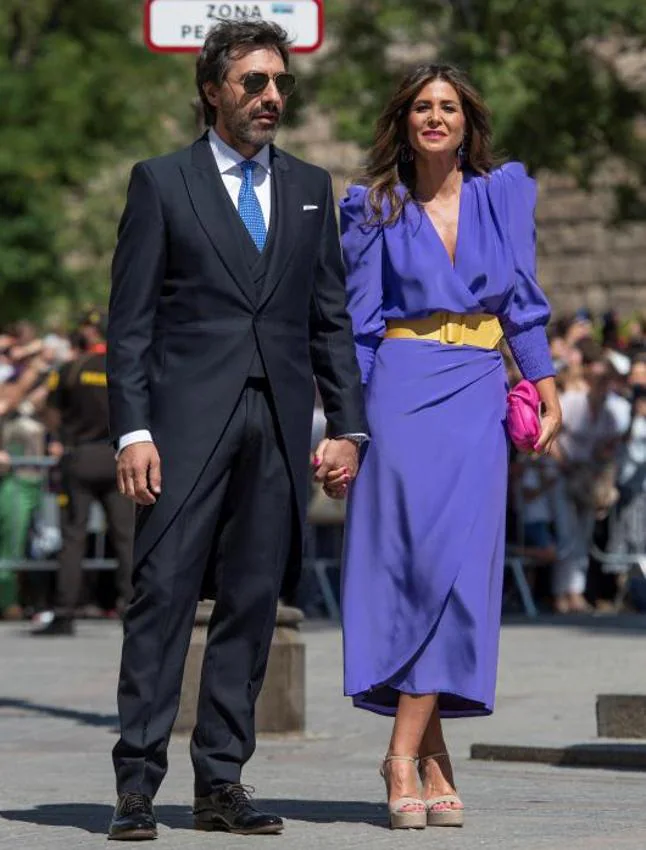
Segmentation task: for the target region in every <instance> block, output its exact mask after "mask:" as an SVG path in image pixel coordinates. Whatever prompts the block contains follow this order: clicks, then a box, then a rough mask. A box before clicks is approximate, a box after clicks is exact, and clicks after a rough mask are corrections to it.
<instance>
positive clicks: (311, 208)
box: [303, 204, 318, 212]
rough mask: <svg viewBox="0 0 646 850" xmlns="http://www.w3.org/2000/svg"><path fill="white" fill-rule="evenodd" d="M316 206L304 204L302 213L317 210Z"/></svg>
mask: <svg viewBox="0 0 646 850" xmlns="http://www.w3.org/2000/svg"><path fill="white" fill-rule="evenodd" d="M317 209H318V206H317V205H316V204H304V205H303V212H308V210H317Z"/></svg>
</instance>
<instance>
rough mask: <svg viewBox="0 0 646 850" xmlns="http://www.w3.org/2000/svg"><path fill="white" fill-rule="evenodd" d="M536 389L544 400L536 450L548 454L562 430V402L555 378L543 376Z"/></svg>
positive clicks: (538, 452) (541, 453)
mask: <svg viewBox="0 0 646 850" xmlns="http://www.w3.org/2000/svg"><path fill="white" fill-rule="evenodd" d="M536 389H537V390H538V394H539V395H540V397H541V401H542V402H543V408H544V413H543V415H542V416H541V436H540V437H539V438H538V442H537V443H536V445H535V446H534V451H535V452H536V453H537V454H540V455H546V454H549V452H550V451H551V449H552V447H553V446H554V441H555V440H556V437H557V435H558V432H559V431H560V430H561V422H562V418H561V402H560V401H559V394H558V390H557V389H556V382H555V381H554V378H552V377H549V378H541V380H540V381H537V382H536Z"/></svg>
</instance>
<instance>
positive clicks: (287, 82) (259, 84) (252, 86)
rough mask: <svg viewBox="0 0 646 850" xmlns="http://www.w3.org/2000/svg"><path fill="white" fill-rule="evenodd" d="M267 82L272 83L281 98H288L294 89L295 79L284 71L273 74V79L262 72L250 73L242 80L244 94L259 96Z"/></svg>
mask: <svg viewBox="0 0 646 850" xmlns="http://www.w3.org/2000/svg"><path fill="white" fill-rule="evenodd" d="M269 80H273V81H274V83H275V85H276V88H277V89H278V93H279V94H281V95H282V96H283V97H289V95H290V94H292V92H293V91H294V89H295V88H296V77H295V76H294V75H293V74H288V73H286V72H285V71H281V72H280V73H279V74H274V75H273V77H270V76H269V74H266V73H265V72H264V71H251V72H250V73H249V74H245V76H244V77H243V78H242V86H243V88H244V90H245V92H246V94H260V92H262V91H264V90H265V89H266V88H267V86H268V85H269Z"/></svg>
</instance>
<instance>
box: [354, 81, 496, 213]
mask: <svg viewBox="0 0 646 850" xmlns="http://www.w3.org/2000/svg"><path fill="white" fill-rule="evenodd" d="M434 80H443V81H445V82H447V83H450V85H452V86H453V88H454V89H455V90H456V92H457V93H458V96H459V98H460V103H461V105H462V109H463V111H464V116H465V119H466V127H465V137H464V142H463V145H462V148H463V154H462V161H461V167H462V168H468V169H471V170H472V171H475V172H476V173H477V174H487V173H488V172H489V171H491V169H492V168H493V166H494V165H495V163H496V160H495V158H494V155H493V152H492V146H491V122H490V117H489V110H488V109H487V107H486V105H485V103H484V101H483V99H482V97H481V96H480V95H479V94H478V92H477V91H476V90H475V89H474V87H473V86H472V85H471V83H470V82H469V80H468V79H467V78H466V76H465V74H464V73H463V72H462V71H460V70H459V69H458V68H455V67H453V66H452V65H418V66H417V67H415V68H413V69H412V70H411V71H409V72H408V73H407V74H406V76H405V77H404V78H403V80H402V81H401V83H400V84H399V86H398V87H397V89H396V91H395V93H394V94H393V96H392V97H391V99H390V101H389V102H388V103H387V104H386V108H385V109H384V111H383V112H382V113H381V115H380V116H379V119H378V121H377V125H376V132H375V141H374V144H373V145H372V147H371V148H370V150H369V152H368V157H367V160H366V165H365V168H364V169H363V172H362V173H361V175H360V177H359V183H361V184H362V185H364V186H367V187H369V189H370V192H369V195H368V198H369V202H370V206H371V208H372V210H373V212H374V218H373V223H375V224H376V223H377V222H380V223H383V224H386V225H387V224H392V223H394V222H395V221H397V219H398V218H399V216H400V215H401V214H402V211H403V209H404V205H405V203H406V201H407V200H410V198H411V197H412V193H413V192H414V190H415V162H414V161H407V160H406V159H405V157H403V156H402V154H403V153H404V152H405V151H407V150H408V149H409V146H408V131H407V121H408V114H409V112H410V109H411V106H412V105H413V103H414V101H415V99H416V97H417V95H418V94H419V93H420V91H421V90H422V89H423V88H424V86H426V85H427V84H428V83H431V82H433V81H434ZM456 155H457V152H456ZM399 184H403V185H404V186H405V187H406V189H407V192H406V193H405V195H404V197H402V195H401V193H398V192H397V191H396V187H397V186H398V185H399ZM384 201H387V207H388V215H387V216H385V217H384V215H383V209H384Z"/></svg>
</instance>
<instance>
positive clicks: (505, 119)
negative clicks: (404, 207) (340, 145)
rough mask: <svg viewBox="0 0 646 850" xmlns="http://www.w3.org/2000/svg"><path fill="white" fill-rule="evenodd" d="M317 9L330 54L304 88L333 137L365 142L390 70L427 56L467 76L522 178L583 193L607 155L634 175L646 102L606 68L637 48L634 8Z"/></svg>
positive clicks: (461, 1) (644, 28)
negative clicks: (540, 178) (560, 179)
mask: <svg viewBox="0 0 646 850" xmlns="http://www.w3.org/2000/svg"><path fill="white" fill-rule="evenodd" d="M326 11H327V16H328V33H329V35H330V36H331V43H332V45H333V46H332V48H331V49H330V51H329V52H328V53H327V55H326V56H325V57H324V58H323V59H322V62H321V65H320V66H319V67H317V69H316V73H315V74H314V75H312V80H311V84H312V85H314V86H315V87H316V97H317V98H318V100H319V102H320V104H321V105H322V107H323V108H325V109H327V110H329V111H330V113H332V114H334V116H335V120H336V122H337V127H338V131H339V133H340V135H341V136H342V137H344V138H346V139H354V140H356V141H358V142H359V143H361V144H363V145H365V144H368V143H369V142H370V139H371V137H372V131H373V126H374V121H375V118H376V116H377V114H378V112H379V110H380V108H381V106H382V105H383V104H384V102H385V100H386V98H387V97H388V96H389V92H390V91H391V89H392V86H393V84H394V81H395V80H396V79H397V77H398V76H399V74H400V73H401V67H402V64H405V63H406V62H410V61H424V59H423V57H427V61H436V60H438V59H440V60H443V61H450V62H455V63H457V64H459V65H461V66H462V67H463V68H465V70H467V71H468V73H469V75H470V76H471V78H472V79H473V81H474V82H475V84H476V85H477V86H478V88H479V89H480V90H481V91H482V92H483V94H484V96H485V99H486V101H487V103H488V104H489V106H490V108H491V110H492V113H493V119H494V128H495V138H496V142H497V145H498V147H499V148H500V149H501V150H502V151H504V152H505V153H506V154H507V155H509V156H512V157H514V158H519V159H521V160H523V161H524V162H526V163H527V165H528V166H529V168H530V169H532V170H536V169H538V168H551V169H555V170H557V171H568V172H570V173H572V174H574V175H575V176H576V177H577V178H578V179H579V181H580V182H581V184H582V185H585V184H586V183H587V182H588V181H589V179H590V178H591V177H592V175H593V174H594V172H595V169H596V168H597V167H598V165H599V164H600V163H601V162H602V161H604V160H606V159H607V158H608V156H610V155H612V156H613V157H616V158H617V159H619V160H621V161H622V162H623V163H624V165H625V166H626V169H627V171H628V172H632V173H633V174H634V175H635V176H636V177H637V178H641V179H642V180H643V179H644V177H646V144H645V143H644V137H643V132H642V135H641V137H640V135H639V132H638V129H637V128H638V119H639V118H643V117H644V115H645V114H646V97H645V94H644V91H643V90H639V89H637V88H634V87H632V86H631V84H630V83H629V82H628V81H626V79H624V78H623V77H622V76H620V74H619V72H618V70H617V67H618V65H617V62H616V61H615V59H616V55H617V54H618V53H620V52H622V51H623V52H624V53H625V51H626V50H627V49H628V48H630V49H632V50H633V51H635V52H636V51H637V50H638V49H639V48H640V47H643V46H644V42H645V40H646V4H645V3H644V2H643V0H541V2H532V0H451V1H450V2H449V1H448V0H334V2H329V3H326ZM426 48H427V49H426ZM623 197H624V199H625V200H626V201H627V202H629V201H630V200H631V198H632V199H633V200H634V196H633V195H631V193H630V192H626V193H624V195H623ZM628 211H629V210H628V206H625V208H624V212H625V213H627V212H628Z"/></svg>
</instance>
